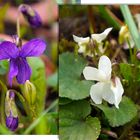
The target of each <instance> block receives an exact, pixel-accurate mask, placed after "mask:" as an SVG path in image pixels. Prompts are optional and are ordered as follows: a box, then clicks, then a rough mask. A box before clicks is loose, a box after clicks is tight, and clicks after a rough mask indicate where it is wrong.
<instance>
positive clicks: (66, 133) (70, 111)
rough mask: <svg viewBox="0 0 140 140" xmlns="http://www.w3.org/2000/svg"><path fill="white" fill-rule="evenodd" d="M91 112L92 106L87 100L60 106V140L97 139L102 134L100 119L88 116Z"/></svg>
mask: <svg viewBox="0 0 140 140" xmlns="http://www.w3.org/2000/svg"><path fill="white" fill-rule="evenodd" d="M90 112H91V107H90V104H89V102H88V101H86V100H80V101H73V102H72V103H70V104H67V105H62V106H60V108H59V118H60V120H59V126H60V127H59V134H60V140H96V139H97V138H98V136H99V134H100V121H99V120H98V118H93V117H91V116H88V115H89V114H90Z"/></svg>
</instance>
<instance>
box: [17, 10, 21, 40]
mask: <svg viewBox="0 0 140 140" xmlns="http://www.w3.org/2000/svg"><path fill="white" fill-rule="evenodd" d="M19 13H20V12H19V10H18V15H17V35H18V37H19V38H20V22H19V15H20V14H19Z"/></svg>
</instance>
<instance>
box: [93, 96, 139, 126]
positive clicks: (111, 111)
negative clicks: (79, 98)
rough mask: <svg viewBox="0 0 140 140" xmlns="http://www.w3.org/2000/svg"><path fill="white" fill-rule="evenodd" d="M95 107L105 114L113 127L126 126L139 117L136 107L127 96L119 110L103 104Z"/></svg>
mask: <svg viewBox="0 0 140 140" xmlns="http://www.w3.org/2000/svg"><path fill="white" fill-rule="evenodd" d="M94 106H96V107H98V108H99V109H101V110H102V111H103V112H104V114H105V116H106V118H107V119H108V121H109V124H110V125H111V126H112V127H117V126H121V125H124V124H126V123H128V122H130V121H131V120H132V119H133V118H134V117H135V116H136V115H137V108H136V105H135V104H134V103H133V102H132V101H131V100H130V99H129V98H128V97H125V96H124V97H123V99H122V101H121V103H120V105H119V109H117V108H116V107H115V106H113V107H109V106H107V105H106V106H105V105H103V104H101V105H95V104H94Z"/></svg>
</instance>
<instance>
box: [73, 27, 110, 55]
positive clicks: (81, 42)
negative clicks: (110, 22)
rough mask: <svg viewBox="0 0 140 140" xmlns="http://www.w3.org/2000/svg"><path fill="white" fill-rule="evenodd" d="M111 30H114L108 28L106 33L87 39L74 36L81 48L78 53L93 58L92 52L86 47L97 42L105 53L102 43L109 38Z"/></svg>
mask: <svg viewBox="0 0 140 140" xmlns="http://www.w3.org/2000/svg"><path fill="white" fill-rule="evenodd" d="M111 30H112V28H107V29H106V30H104V32H102V33H100V34H92V35H91V37H85V38H84V37H78V36H76V35H73V39H74V41H75V42H76V43H78V46H79V49H78V52H79V53H85V54H86V55H88V56H91V57H92V56H93V54H92V52H91V51H90V50H88V51H87V48H86V47H87V45H88V44H89V43H90V41H91V42H92V41H96V42H97V43H98V45H99V49H100V51H101V52H102V53H103V52H104V51H105V50H104V49H103V46H102V41H103V40H104V39H105V38H106V37H107V36H108V34H109V33H110V31H111Z"/></svg>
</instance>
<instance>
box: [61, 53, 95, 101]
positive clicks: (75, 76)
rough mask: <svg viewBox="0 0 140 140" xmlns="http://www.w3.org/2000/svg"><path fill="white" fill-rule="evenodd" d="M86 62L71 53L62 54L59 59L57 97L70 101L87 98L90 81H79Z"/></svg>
mask: <svg viewBox="0 0 140 140" xmlns="http://www.w3.org/2000/svg"><path fill="white" fill-rule="evenodd" d="M85 66H86V60H85V59H83V58H82V57H81V56H75V55H74V54H73V53H63V54H62V55H60V57H59V96H60V97H66V98H70V99H72V100H78V99H84V98H86V97H88V96H89V91H90V87H91V85H92V82H91V81H85V80H82V79H81V74H82V72H83V69H84V67H85Z"/></svg>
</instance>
